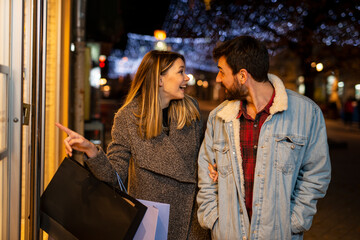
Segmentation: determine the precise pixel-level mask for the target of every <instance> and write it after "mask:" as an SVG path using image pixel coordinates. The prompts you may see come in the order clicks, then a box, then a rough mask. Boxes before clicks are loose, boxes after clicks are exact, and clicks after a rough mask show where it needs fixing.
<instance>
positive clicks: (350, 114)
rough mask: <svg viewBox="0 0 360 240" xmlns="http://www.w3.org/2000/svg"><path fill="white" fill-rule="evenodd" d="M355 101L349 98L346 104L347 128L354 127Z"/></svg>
mask: <svg viewBox="0 0 360 240" xmlns="http://www.w3.org/2000/svg"><path fill="white" fill-rule="evenodd" d="M354 103H355V101H354V99H353V98H352V97H348V99H347V100H346V102H345V104H344V123H345V125H347V126H349V127H350V126H351V125H352V120H353V114H354Z"/></svg>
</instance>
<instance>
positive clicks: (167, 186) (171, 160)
mask: <svg viewBox="0 0 360 240" xmlns="http://www.w3.org/2000/svg"><path fill="white" fill-rule="evenodd" d="M188 81H189V77H188V76H187V75H186V74H185V59H184V57H183V56H182V55H180V54H178V53H174V52H168V51H150V52H149V53H147V54H146V55H145V56H144V58H143V60H142V62H141V64H140V66H139V68H138V70H137V72H136V75H135V78H134V80H133V81H132V84H131V87H130V90H129V93H128V95H127V98H126V100H125V103H124V105H123V106H122V107H121V108H120V109H119V111H118V112H117V113H116V115H115V118H114V125H113V127H112V142H111V143H110V144H109V146H108V149H107V154H105V153H104V151H103V150H102V149H101V148H97V147H96V146H95V145H94V144H92V143H91V142H89V141H88V140H86V139H85V138H83V137H82V136H81V135H79V134H77V133H75V132H73V131H71V130H70V129H68V128H65V127H64V126H62V125H60V124H57V126H58V127H59V128H60V129H62V130H64V131H65V132H66V133H67V134H68V135H69V136H68V137H67V138H66V139H65V141H64V142H65V146H66V151H67V153H68V154H69V155H70V156H71V154H72V151H73V149H75V150H78V151H82V152H84V153H85V154H86V156H87V157H88V158H87V159H86V160H85V162H86V164H87V165H88V166H89V168H90V169H91V171H92V172H93V173H94V175H95V176H96V177H97V178H99V179H100V180H103V181H106V182H109V183H112V184H114V185H115V184H116V183H117V178H116V172H117V173H118V174H119V175H120V177H121V178H122V179H124V180H126V182H127V186H128V192H129V194H130V195H131V196H133V197H135V198H138V199H144V200H149V201H157V202H163V203H168V204H170V220H169V234H168V238H169V239H208V238H209V236H210V235H209V232H208V231H206V230H204V229H202V228H201V227H200V225H199V223H198V220H197V216H196V212H197V205H196V202H195V196H196V193H197V153H198V150H199V147H200V141H201V140H200V139H201V136H200V135H201V121H200V113H199V107H198V103H197V101H196V100H194V99H193V98H191V97H190V96H188V95H186V94H185V92H184V91H185V88H186V85H187V82H188ZM114 238H116V236H114Z"/></svg>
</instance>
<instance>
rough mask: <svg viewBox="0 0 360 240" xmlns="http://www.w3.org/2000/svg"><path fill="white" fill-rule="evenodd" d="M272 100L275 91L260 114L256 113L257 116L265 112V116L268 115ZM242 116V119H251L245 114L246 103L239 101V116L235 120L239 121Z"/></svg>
mask: <svg viewBox="0 0 360 240" xmlns="http://www.w3.org/2000/svg"><path fill="white" fill-rule="evenodd" d="M274 98H275V89H274V92H273V94H272V96H271V98H270V101H269V102H268V103H267V104H266V106H265V107H264V108H263V109H262V110H261V111H260V112H258V114H259V113H261V112H266V113H267V114H269V115H270V107H271V106H272V104H273V102H274ZM242 114H244V117H245V118H246V119H251V117H250V116H249V115H248V114H247V112H246V101H240V110H239V114H238V116H237V117H236V118H237V119H239V118H240V117H241V115H242Z"/></svg>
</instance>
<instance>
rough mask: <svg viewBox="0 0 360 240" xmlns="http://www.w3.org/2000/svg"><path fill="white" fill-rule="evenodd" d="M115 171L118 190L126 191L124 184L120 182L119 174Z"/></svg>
mask: <svg viewBox="0 0 360 240" xmlns="http://www.w3.org/2000/svg"><path fill="white" fill-rule="evenodd" d="M115 173H116V177H117V181H118V183H119V187H120V190H121V191H123V192H125V193H128V192H127V190H126V188H125V186H124V183H123V182H122V180H121V178H120V176H119V174H118V173H117V172H116V171H115Z"/></svg>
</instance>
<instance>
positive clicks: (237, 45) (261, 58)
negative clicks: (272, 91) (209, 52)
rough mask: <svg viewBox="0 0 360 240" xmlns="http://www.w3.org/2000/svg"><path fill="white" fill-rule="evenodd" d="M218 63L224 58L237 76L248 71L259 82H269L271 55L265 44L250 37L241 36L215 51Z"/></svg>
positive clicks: (214, 54)
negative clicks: (244, 70)
mask: <svg viewBox="0 0 360 240" xmlns="http://www.w3.org/2000/svg"><path fill="white" fill-rule="evenodd" d="M213 56H214V59H215V60H216V61H218V60H219V58H221V57H222V56H224V57H225V59H226V62H227V64H228V65H229V66H230V68H231V69H232V71H233V74H234V75H235V74H236V73H238V72H239V71H240V70H241V69H246V70H247V71H248V72H249V73H250V74H251V76H252V77H253V78H254V79H255V80H256V81H258V82H264V81H268V77H267V73H268V71H269V54H268V51H267V48H266V46H265V44H263V43H261V42H260V41H258V40H256V39H255V38H253V37H250V36H240V37H236V38H234V39H232V40H229V41H226V42H224V43H222V44H220V45H219V46H217V47H215V48H214V50H213Z"/></svg>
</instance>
